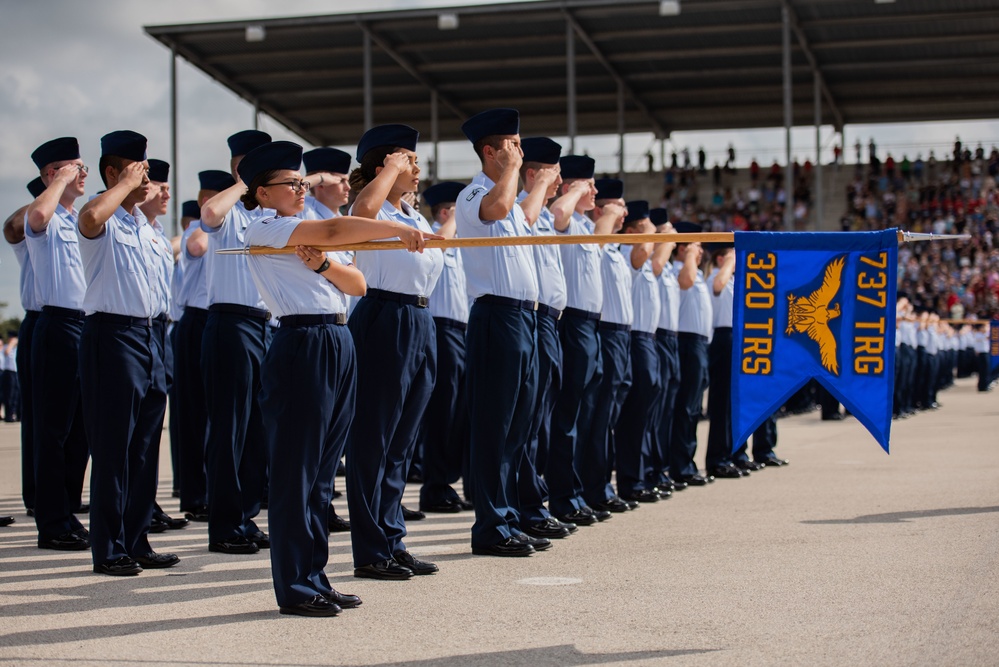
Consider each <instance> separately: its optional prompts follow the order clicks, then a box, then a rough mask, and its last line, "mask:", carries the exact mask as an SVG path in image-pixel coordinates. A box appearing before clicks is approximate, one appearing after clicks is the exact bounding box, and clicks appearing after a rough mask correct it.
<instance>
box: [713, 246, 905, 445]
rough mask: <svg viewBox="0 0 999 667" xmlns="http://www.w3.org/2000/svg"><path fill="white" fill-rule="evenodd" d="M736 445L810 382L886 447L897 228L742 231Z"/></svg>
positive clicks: (735, 333)
mask: <svg viewBox="0 0 999 667" xmlns="http://www.w3.org/2000/svg"><path fill="white" fill-rule="evenodd" d="M735 252H736V263H735V265H736V272H735V307H734V315H733V321H732V435H733V440H732V442H733V443H734V446H735V447H738V446H739V445H740V444H741V443H743V442H745V441H746V439H747V438H748V437H749V436H750V435H752V433H753V431H754V430H756V428H757V427H758V426H759V425H760V424H761V423H762V422H763V420H764V419H766V418H767V417H769V416H770V415H772V414H773V413H774V412H776V411H777V410H778V408H780V406H781V405H783V404H784V402H785V401H787V399H788V398H790V396H791V395H792V394H793V393H794V392H796V391H797V390H798V389H800V388H801V387H802V386H803V385H804V384H805V383H806V382H808V381H809V380H810V379H811V378H815V379H816V380H818V381H819V382H820V383H821V384H822V385H823V386H824V387H825V388H826V389H828V390H829V392H830V393H831V394H832V395H833V396H835V397H836V398H837V399H839V401H840V402H841V403H842V404H843V405H844V406H846V408H847V409H848V410H849V411H850V412H851V413H852V414H853V415H854V416H855V417H856V418H857V419H859V420H860V422H861V423H862V424H863V425H864V426H866V427H867V430H868V431H870V432H871V434H872V435H873V436H874V437H875V438H876V439H877V441H878V442H879V443H880V444H881V446H882V447H883V448H884V450H885V451H886V452H887V451H888V439H889V435H890V432H891V418H892V393H893V391H894V378H895V373H894V368H895V288H896V280H897V275H898V273H897V270H896V265H897V261H898V232H897V230H895V229H887V230H885V231H881V232H845V233H822V232H818V233H803V232H793V233H787V232H736V233H735Z"/></svg>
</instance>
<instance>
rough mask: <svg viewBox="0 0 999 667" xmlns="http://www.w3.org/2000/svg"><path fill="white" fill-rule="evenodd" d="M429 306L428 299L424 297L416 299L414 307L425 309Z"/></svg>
mask: <svg viewBox="0 0 999 667" xmlns="http://www.w3.org/2000/svg"><path fill="white" fill-rule="evenodd" d="M429 304H430V298H429V297H426V296H422V295H421V296H418V297H416V305H417V307H418V308H426V307H427V306H428V305H429Z"/></svg>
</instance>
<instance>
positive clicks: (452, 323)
mask: <svg viewBox="0 0 999 667" xmlns="http://www.w3.org/2000/svg"><path fill="white" fill-rule="evenodd" d="M434 323H435V324H437V326H441V325H444V326H446V327H451V328H453V329H461V330H462V331H468V325H467V324H466V323H465V322H460V321H458V320H452V319H450V318H447V317H435V318H434Z"/></svg>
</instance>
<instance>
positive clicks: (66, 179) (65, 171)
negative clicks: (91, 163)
mask: <svg viewBox="0 0 999 667" xmlns="http://www.w3.org/2000/svg"><path fill="white" fill-rule="evenodd" d="M79 175H80V168H79V167H78V166H76V165H75V164H64V165H63V166H61V167H59V168H58V169H49V176H50V177H51V178H52V180H53V181H58V182H60V183H67V184H68V183H72V182H73V181H75V180H76V179H77V177H79Z"/></svg>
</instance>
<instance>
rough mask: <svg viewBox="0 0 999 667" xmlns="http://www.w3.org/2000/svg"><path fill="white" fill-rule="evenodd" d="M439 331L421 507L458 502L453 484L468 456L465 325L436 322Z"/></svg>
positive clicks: (423, 432) (427, 416)
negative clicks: (449, 501) (452, 501)
mask: <svg viewBox="0 0 999 667" xmlns="http://www.w3.org/2000/svg"><path fill="white" fill-rule="evenodd" d="M434 325H435V327H436V329H437V377H436V380H435V382H434V390H433V392H432V393H431V394H430V401H429V402H428V403H427V410H426V412H425V413H424V415H423V425H422V428H421V435H422V439H423V486H422V487H421V488H420V504H421V505H423V504H426V505H434V504H439V503H443V502H446V501H448V500H457V499H458V494H457V493H456V492H455V490H454V489H453V488H451V484H454V483H455V482H457V481H458V478H459V477H461V470H462V462H463V461H464V460H465V458H466V457H467V455H468V402H467V400H466V397H465V329H466V325H465V324H464V323H463V322H456V321H454V320H446V319H443V318H441V319H438V318H435V319H434Z"/></svg>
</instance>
